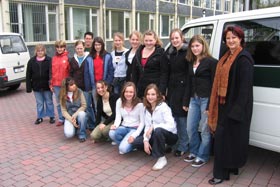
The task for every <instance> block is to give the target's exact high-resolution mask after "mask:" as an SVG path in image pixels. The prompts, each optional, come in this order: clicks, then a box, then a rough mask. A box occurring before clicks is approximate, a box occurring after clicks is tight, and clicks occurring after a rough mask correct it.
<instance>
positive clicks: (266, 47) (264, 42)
mask: <svg viewBox="0 0 280 187" xmlns="http://www.w3.org/2000/svg"><path fill="white" fill-rule="evenodd" d="M229 25H235V26H239V27H241V28H242V29H243V31H244V34H245V42H246V48H247V50H248V51H249V52H250V53H251V54H252V56H253V58H254V60H255V64H256V65H265V66H280V17H275V18H266V19H256V20H246V21H238V22H229V23H226V24H225V25H224V29H225V28H226V27H227V26H229ZM222 43H223V42H222ZM223 48H225V44H222V45H221V48H220V56H222V54H223V53H224V51H225V50H224V49H223Z"/></svg>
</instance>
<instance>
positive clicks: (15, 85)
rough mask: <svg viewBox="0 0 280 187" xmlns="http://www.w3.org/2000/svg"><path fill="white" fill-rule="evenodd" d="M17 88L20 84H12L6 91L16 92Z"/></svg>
mask: <svg viewBox="0 0 280 187" xmlns="http://www.w3.org/2000/svg"><path fill="white" fill-rule="evenodd" d="M19 86H20V83H18V84H14V85H12V86H9V88H8V90H16V89H18V88H19Z"/></svg>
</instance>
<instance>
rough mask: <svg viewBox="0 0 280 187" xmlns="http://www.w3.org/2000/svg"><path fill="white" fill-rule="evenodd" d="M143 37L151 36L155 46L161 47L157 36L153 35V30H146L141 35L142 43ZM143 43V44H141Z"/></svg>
mask: <svg viewBox="0 0 280 187" xmlns="http://www.w3.org/2000/svg"><path fill="white" fill-rule="evenodd" d="M145 36H153V37H154V39H155V40H156V45H157V46H160V47H162V41H161V40H160V39H159V37H158V35H157V34H156V33H155V31H153V30H147V31H145V32H144V34H143V41H144V38H145ZM143 43H144V42H143Z"/></svg>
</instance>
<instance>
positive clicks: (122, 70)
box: [111, 32, 128, 94]
mask: <svg viewBox="0 0 280 187" xmlns="http://www.w3.org/2000/svg"><path fill="white" fill-rule="evenodd" d="M113 39H114V41H113V51H112V52H111V55H112V59H113V66H114V79H113V86H114V93H115V94H120V92H121V89H122V86H123V84H124V82H125V79H126V70H127V65H126V63H125V53H126V52H127V51H128V49H127V48H125V47H124V36H123V34H122V33H120V32H116V33H114V36H113Z"/></svg>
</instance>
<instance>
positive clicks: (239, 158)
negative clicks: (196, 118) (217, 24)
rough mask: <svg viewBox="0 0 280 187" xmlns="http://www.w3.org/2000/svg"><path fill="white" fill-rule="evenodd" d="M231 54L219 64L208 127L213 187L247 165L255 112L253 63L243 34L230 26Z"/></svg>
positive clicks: (228, 42) (225, 36)
mask: <svg viewBox="0 0 280 187" xmlns="http://www.w3.org/2000/svg"><path fill="white" fill-rule="evenodd" d="M223 41H224V42H225V43H226V45H227V47H228V49H229V50H228V51H227V52H226V53H225V54H224V56H222V58H221V59H220V60H219V62H218V65H217V69H216V74H215V78H214V83H213V86H212V93H211V97H210V105H209V115H208V124H209V127H210V129H211V131H212V132H213V133H214V137H215V143H214V155H215V158H214V169H213V178H212V179H210V180H209V181H208V182H209V183H210V184H212V185H215V184H219V183H222V182H223V180H229V178H230V173H233V174H235V175H237V174H238V168H240V167H242V166H244V165H245V163H246V160H247V152H248V151H247V150H248V143H249V130H250V123H251V117H252V109H253V64H254V62H253V59H252V57H251V55H250V53H249V52H247V51H246V50H245V49H244V44H245V41H244V32H243V31H242V29H241V28H239V27H236V26H229V27H227V28H226V30H225V31H224V33H223Z"/></svg>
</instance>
